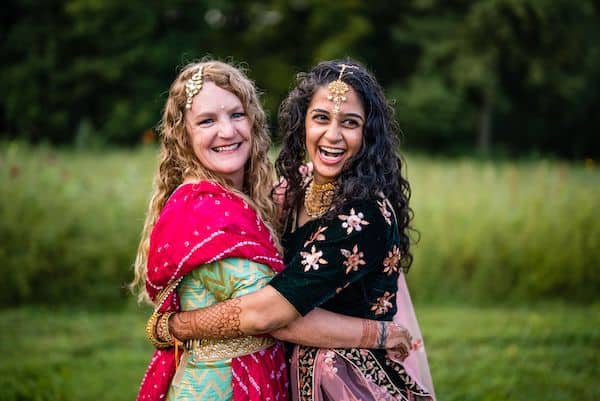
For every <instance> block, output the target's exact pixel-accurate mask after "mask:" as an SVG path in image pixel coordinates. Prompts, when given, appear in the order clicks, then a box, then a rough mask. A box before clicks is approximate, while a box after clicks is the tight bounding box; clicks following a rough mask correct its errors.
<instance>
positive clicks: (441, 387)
mask: <svg viewBox="0 0 600 401" xmlns="http://www.w3.org/2000/svg"><path fill="white" fill-rule="evenodd" d="M417 313H418V315H419V319H420V322H421V326H422V329H423V331H424V335H425V340H426V345H427V348H428V353H429V360H430V365H431V370H432V375H433V378H434V382H435V385H436V392H437V395H438V399H439V401H459V400H460V401H469V400H473V401H475V400H477V401H482V400H483V401H513V400H514V401H517V400H519V401H521V400H522V401H525V400H527V401H536V400H539V401H574V400H578V401H586V400H589V401H593V400H598V399H600V386H599V385H598V379H599V378H600V331H599V329H598V328H599V327H600V306H598V305H596V306H589V307H583V306H565V305H561V304H543V305H538V306H535V307H510V308H500V307H496V308H493V307H490V308H477V307H468V306H433V305H428V306H420V307H418V308H417ZM147 314H148V311H147V310H146V309H145V308H141V307H137V306H130V307H128V308H126V309H125V310H119V311H112V312H109V311H100V310H96V311H94V310H85V309H82V308H80V307H74V308H64V307H63V308H58V309H48V308H35V307H23V308H18V309H8V310H3V311H0V321H2V322H3V329H2V330H0V352H1V354H2V359H1V362H0V400H3V401H17V400H34V401H35V400H37V401H41V400H55V401H68V400H82V401H83V400H86V401H87V400H108V401H120V400H123V401H125V400H133V399H134V397H135V394H136V391H137V388H138V385H139V382H140V379H141V377H142V374H143V372H144V369H145V366H146V363H147V362H148V360H149V357H150V354H151V349H150V345H149V344H147V343H146V341H145V339H144V336H143V327H144V323H145V317H146V315H147Z"/></svg>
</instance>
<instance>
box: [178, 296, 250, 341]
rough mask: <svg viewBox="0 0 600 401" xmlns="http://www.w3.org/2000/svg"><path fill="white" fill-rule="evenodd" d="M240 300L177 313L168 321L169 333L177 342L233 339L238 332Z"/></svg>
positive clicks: (240, 310) (238, 335)
mask: <svg viewBox="0 0 600 401" xmlns="http://www.w3.org/2000/svg"><path fill="white" fill-rule="evenodd" d="M240 302H241V301H240V299H238V298H234V299H229V300H227V301H223V302H219V303H218V304H216V305H213V306H210V307H208V308H201V309H196V310H193V311H188V312H179V313H177V314H175V315H174V316H173V317H172V318H171V320H170V321H169V330H170V332H171V333H172V334H173V335H174V336H175V337H176V338H178V339H179V340H183V341H185V340H191V339H194V338H234V337H240V336H242V335H243V334H244V333H243V332H242V331H241V330H240V314H241V312H242V309H241V307H240Z"/></svg>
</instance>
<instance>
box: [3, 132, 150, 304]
mask: <svg viewBox="0 0 600 401" xmlns="http://www.w3.org/2000/svg"><path fill="white" fill-rule="evenodd" d="M0 149H1V150H0V265H1V266H2V272H3V279H2V280H0V305H1V304H20V303H28V302H35V303H46V304H53V303H62V302H69V301H74V300H77V302H78V303H89V304H95V303H106V302H112V303H121V302H122V299H123V297H124V296H125V295H126V294H127V291H126V290H125V287H126V284H127V282H128V281H130V280H131V277H132V263H133V259H134V257H135V251H136V247H137V242H138V238H139V233H140V230H141V227H142V224H143V218H144V212H145V208H146V204H147V199H148V198H149V195H150V190H151V177H152V175H153V171H154V160H155V157H154V155H155V150H154V149H144V150H135V151H126V150H117V151H110V152H97V153H95V152H85V151H83V152H81V151H71V150H56V149H51V148H45V147H41V148H36V149H32V148H29V147H27V146H25V145H23V144H19V143H8V144H3V145H2V146H1V147H0Z"/></svg>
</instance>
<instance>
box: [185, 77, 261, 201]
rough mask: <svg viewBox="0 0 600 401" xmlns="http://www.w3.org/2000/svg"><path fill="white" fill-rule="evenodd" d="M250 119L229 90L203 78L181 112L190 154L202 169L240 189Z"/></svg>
mask: <svg viewBox="0 0 600 401" xmlns="http://www.w3.org/2000/svg"><path fill="white" fill-rule="evenodd" d="M251 126H252V124H251V122H250V119H249V118H248V117H247V116H246V112H245V110H244V106H243V105H242V102H241V101H240V99H239V98H238V97H237V96H236V95H234V94H233V93H231V92H229V91H227V90H225V89H222V88H220V87H219V86H217V85H215V83H214V82H211V81H207V82H204V84H203V86H202V89H201V90H200V92H199V93H198V94H197V95H196V96H194V100H193V102H192V108H191V109H190V110H189V111H188V112H187V113H186V115H185V127H186V130H187V133H188V135H189V137H190V142H191V143H192V147H193V149H194V154H195V155H196V157H197V158H198V160H199V161H200V163H202V165H203V166H204V167H206V169H208V170H210V171H212V172H213V173H215V174H218V175H219V176H221V177H223V178H226V179H229V180H231V181H232V183H233V185H234V186H235V187H236V188H238V189H241V188H242V187H243V184H244V167H245V165H246V162H247V161H248V158H249V157H250V151H251V148H252V136H251V130H252V129H251Z"/></svg>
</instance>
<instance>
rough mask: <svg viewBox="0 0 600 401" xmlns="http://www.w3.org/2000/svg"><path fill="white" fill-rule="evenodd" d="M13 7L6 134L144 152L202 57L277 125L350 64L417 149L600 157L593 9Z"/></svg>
mask: <svg viewBox="0 0 600 401" xmlns="http://www.w3.org/2000/svg"><path fill="white" fill-rule="evenodd" d="M5 3H6V4H5V5H3V11H4V12H3V15H2V16H1V22H2V25H1V27H0V37H1V38H2V41H0V57H1V58H2V60H3V63H2V65H1V66H0V90H1V92H2V94H3V96H2V97H1V98H0V137H5V138H22V139H26V140H28V141H33V142H40V141H41V142H48V141H49V142H52V143H75V144H77V145H78V146H80V147H97V146H100V145H103V144H133V143H137V142H139V141H140V137H141V135H142V133H143V132H145V131H147V130H148V129H151V128H152V127H154V126H155V125H156V123H157V122H158V120H159V119H160V113H161V107H162V104H163V102H164V97H165V93H166V91H167V90H168V85H169V83H170V82H171V81H172V79H173V77H174V76H175V74H176V72H177V68H178V67H179V66H181V65H182V64H185V63H186V62H188V61H191V60H194V59H198V58H201V57H203V56H205V55H211V56H213V57H216V58H220V59H226V60H231V61H234V62H244V63H246V65H247V66H248V68H249V75H250V77H252V78H253V79H255V80H256V82H257V84H258V86H259V88H261V89H262V90H263V91H264V93H265V94H264V97H263V101H264V104H265V106H266V108H267V109H268V110H269V113H270V115H271V120H272V122H274V121H275V116H276V111H277V107H278V104H279V102H280V101H281V99H282V98H283V97H284V96H285V93H286V92H287V90H288V89H289V88H290V87H291V86H292V84H293V81H294V79H293V77H294V75H295V73H297V72H298V71H303V70H306V69H307V68H309V67H310V66H311V65H313V64H314V63H316V62H318V61H320V60H323V59H330V58H340V57H342V58H343V57H347V56H350V57H353V58H355V59H358V60H359V61H362V62H364V63H365V64H366V65H367V66H369V67H370V68H371V69H372V70H373V71H374V72H375V74H376V75H377V76H378V78H379V79H380V81H381V82H382V84H383V85H384V87H385V88H386V89H387V90H388V93H389V95H390V96H391V97H393V98H395V100H396V108H397V110H398V116H399V117H400V120H401V125H402V127H403V130H404V133H405V136H406V143H407V144H408V145H409V146H411V147H414V148H422V149H428V150H434V151H454V150H456V149H459V150H465V149H474V148H476V147H479V149H480V150H481V151H482V152H483V153H486V152H490V151H494V150H496V151H499V150H501V151H508V153H509V154H523V153H525V154H527V153H532V152H541V153H552V154H555V155H560V156H563V157H568V158H584V157H592V158H595V157H597V156H598V155H599V152H600V143H599V139H598V136H597V135H595V134H594V132H595V131H594V130H595V129H596V128H597V126H598V125H600V124H599V123H600V121H599V120H598V118H599V117H598V113H595V112H594V109H595V107H596V105H597V104H599V103H600V97H599V96H600V95H599V94H598V93H599V91H595V90H593V88H595V87H598V86H599V85H600V82H599V79H600V51H599V50H598V46H597V45H596V44H597V43H598V42H599V41H600V28H599V27H600V17H599V13H598V11H599V10H598V7H597V5H596V4H595V3H594V2H593V1H592V0H581V1H577V2H572V1H568V0H558V1H556V0H527V1H517V0H481V1H476V2H467V1H452V2H448V1H439V0H428V1H423V0H412V1H402V2H361V1H345V2H321V1H316V0H294V1H282V0H270V1H266V2H262V1H260V2H259V1H242V0H218V1H217V0H213V1H205V2H196V1H190V0H175V1H169V2H161V1H139V0H134V1H126V2H123V1H119V0H106V1H98V0H69V1H66V0H63V1H59V0H52V1H45V2H42V3H40V2H34V1H30V0H9V1H8V2H5ZM276 135H277V133H276Z"/></svg>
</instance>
